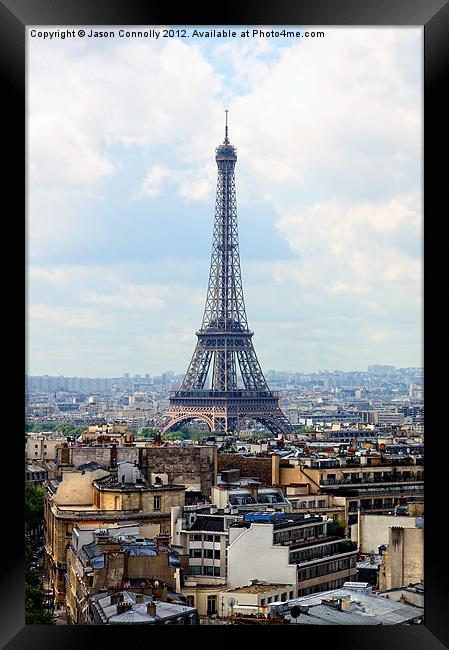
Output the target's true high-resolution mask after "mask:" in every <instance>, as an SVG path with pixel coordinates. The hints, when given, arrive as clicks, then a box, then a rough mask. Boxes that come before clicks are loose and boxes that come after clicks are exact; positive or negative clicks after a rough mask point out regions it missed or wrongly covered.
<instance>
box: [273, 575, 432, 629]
mask: <svg viewBox="0 0 449 650" xmlns="http://www.w3.org/2000/svg"><path fill="white" fill-rule="evenodd" d="M283 610H284V612H285V617H286V618H287V619H288V620H289V621H290V622H291V623H295V624H296V625H418V624H421V623H422V622H423V614H424V610H423V609H422V608H421V607H415V606H412V605H406V604H404V603H402V602H396V601H394V600H388V599H387V598H382V597H381V596H376V595H374V594H373V592H372V587H370V586H369V585H368V584H367V583H361V582H348V583H346V584H344V585H343V586H342V587H341V588H340V589H333V590H329V591H326V592H324V593H320V594H313V595H310V596H304V597H301V598H297V599H295V600H293V601H289V602H288V603H287V604H286V606H284V607H283Z"/></svg>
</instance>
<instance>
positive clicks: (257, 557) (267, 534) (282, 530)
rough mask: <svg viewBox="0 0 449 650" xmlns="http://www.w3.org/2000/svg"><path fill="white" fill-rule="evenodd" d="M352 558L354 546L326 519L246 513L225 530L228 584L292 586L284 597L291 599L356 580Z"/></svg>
mask: <svg viewBox="0 0 449 650" xmlns="http://www.w3.org/2000/svg"><path fill="white" fill-rule="evenodd" d="M356 555H357V548H356V545H355V544H354V543H353V542H351V541H350V540H349V539H346V538H341V536H339V535H338V527H337V526H336V525H335V524H333V522H332V521H329V520H328V519H327V518H325V517H321V516H315V515H304V514H297V513H295V514H293V513H289V514H288V515H287V514H282V513H247V514H244V515H243V521H239V522H235V523H233V524H231V526H230V527H229V546H228V585H229V587H231V588H233V587H240V586H243V585H247V584H250V583H251V580H254V579H256V578H257V579H258V580H263V581H266V582H269V583H270V584H279V583H281V584H286V585H290V589H289V595H288V597H289V598H294V597H296V596H298V595H306V594H309V593H314V592H316V591H323V590H325V589H330V588H336V587H339V586H342V585H343V583H344V582H346V581H348V580H351V579H354V578H355V575H356ZM290 592H291V593H290Z"/></svg>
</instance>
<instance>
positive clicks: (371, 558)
mask: <svg viewBox="0 0 449 650" xmlns="http://www.w3.org/2000/svg"><path fill="white" fill-rule="evenodd" d="M369 563H370V564H376V558H375V557H374V553H373V552H371V553H370V556H369Z"/></svg>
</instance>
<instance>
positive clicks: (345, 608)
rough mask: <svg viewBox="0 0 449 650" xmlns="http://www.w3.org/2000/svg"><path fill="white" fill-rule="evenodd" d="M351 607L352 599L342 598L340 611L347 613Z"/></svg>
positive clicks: (348, 597)
mask: <svg viewBox="0 0 449 650" xmlns="http://www.w3.org/2000/svg"><path fill="white" fill-rule="evenodd" d="M350 606H351V597H350V596H342V597H341V598H340V611H342V612H347V611H348V609H349V607H350Z"/></svg>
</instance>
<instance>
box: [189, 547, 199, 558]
mask: <svg viewBox="0 0 449 650" xmlns="http://www.w3.org/2000/svg"><path fill="white" fill-rule="evenodd" d="M189 556H190V557H201V549H200V548H191V549H189Z"/></svg>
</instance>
